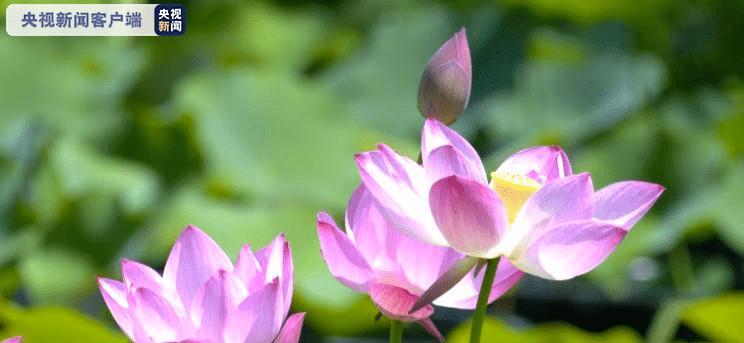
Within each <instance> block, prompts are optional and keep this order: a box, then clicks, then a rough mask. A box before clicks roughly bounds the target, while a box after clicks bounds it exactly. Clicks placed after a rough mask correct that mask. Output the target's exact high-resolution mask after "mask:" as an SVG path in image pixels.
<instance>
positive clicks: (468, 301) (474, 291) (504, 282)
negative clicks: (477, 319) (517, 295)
mask: <svg viewBox="0 0 744 343" xmlns="http://www.w3.org/2000/svg"><path fill="white" fill-rule="evenodd" d="M484 274H485V273H484V271H483V270H481V271H480V273H478V275H474V273H469V274H468V275H467V276H465V278H464V279H462V281H460V282H459V283H458V284H457V285H455V286H454V287H452V289H450V290H449V291H448V292H447V293H444V295H442V296H441V297H439V298H438V299H437V300H435V301H434V304H435V305H438V306H444V307H451V308H458V309H463V310H472V309H474V308H475V304H476V302H477V301H478V293H480V288H481V285H482V284H483V275H484ZM522 276H524V272H522V271H521V270H519V269H517V268H516V267H514V266H513V265H512V264H511V263H510V262H509V260H508V259H506V258H502V259H501V260H500V261H499V265H498V268H497V269H496V277H495V278H494V281H493V285H492V286H491V293H490V294H489V296H488V303H489V304H490V303H492V302H494V301H496V299H498V298H500V297H501V296H502V295H504V293H506V292H507V291H509V290H510V289H511V288H512V287H514V285H516V284H517V282H519V280H521V279H522Z"/></svg>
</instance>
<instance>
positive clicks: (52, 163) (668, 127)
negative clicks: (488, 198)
mask: <svg viewBox="0 0 744 343" xmlns="http://www.w3.org/2000/svg"><path fill="white" fill-rule="evenodd" d="M7 3H8V2H3V1H0V4H2V5H7ZM186 6H187V8H188V19H187V20H188V21H189V23H188V25H189V31H188V33H187V34H186V35H185V36H183V37H173V38H166V37H159V38H158V37H153V38H149V37H148V38H145V37H141V38H135V37H132V38H116V37H109V38H106V37H96V38H93V37H85V38H83V37H78V38H20V37H8V36H7V35H0V66H1V68H2V72H0V82H1V83H2V84H3V85H4V88H3V92H0V137H1V138H0V294H2V295H3V297H4V298H5V299H8V300H9V301H10V302H12V303H15V304H17V305H9V303H4V304H3V305H2V306H0V323H2V331H1V332H2V333H3V334H7V335H11V334H16V333H23V334H25V335H26V336H27V337H28V341H29V342H78V341H86V342H87V341H91V342H93V341H94V342H118V341H121V340H122V337H121V336H120V335H118V334H114V333H113V332H114V331H113V330H111V329H110V328H113V327H114V326H113V323H112V321H111V318H110V316H109V315H108V314H107V311H106V310H105V306H104V305H103V302H102V301H101V299H100V297H99V295H98V293H97V289H96V287H95V283H94V277H95V275H104V276H109V277H116V276H117V275H118V273H119V272H118V268H119V259H120V258H122V257H127V258H130V259H137V260H141V261H143V262H146V263H148V264H150V265H153V266H155V267H158V266H162V265H163V263H164V260H165V256H166V255H167V253H168V250H169V248H170V246H171V245H172V242H173V240H174V238H175V237H176V235H177V234H178V233H179V232H180V230H181V229H182V228H183V227H184V226H185V225H186V224H189V223H193V224H196V225H197V226H199V227H201V228H202V229H204V230H205V231H207V232H208V233H209V234H210V235H212V236H213V237H214V238H215V240H216V241H217V242H218V243H219V244H221V245H222V246H223V247H224V248H225V250H226V251H228V252H229V253H230V254H231V256H236V254H237V252H238V250H239V248H240V246H241V245H242V244H245V243H249V244H251V246H253V247H260V246H263V245H265V244H266V243H267V242H269V241H270V239H271V238H272V237H274V236H275V235H277V234H278V233H280V232H285V233H286V234H287V237H288V238H289V240H290V241H291V244H292V249H293V254H294V259H295V265H296V273H297V275H296V278H295V280H296V282H297V285H296V294H295V297H294V302H293V310H295V311H308V312H309V314H308V316H307V317H306V323H307V328H306V333H305V337H306V339H307V340H308V341H312V340H321V339H322V338H323V337H332V336H352V335H363V336H370V337H380V338H381V339H384V338H383V337H385V334H384V333H382V331H384V330H385V325H384V322H383V323H378V324H375V322H374V316H375V314H376V313H377V311H376V310H375V308H374V306H373V305H372V304H371V303H370V302H369V300H368V299H366V298H364V297H362V296H360V295H358V294H355V293H353V292H351V291H350V290H348V289H347V288H345V287H343V286H342V285H340V284H339V283H338V282H337V281H336V280H335V279H333V278H332V277H331V276H330V274H329V273H328V271H327V269H326V267H325V265H324V263H323V261H322V259H321V257H320V254H319V253H318V249H319V248H318V242H317V238H316V235H315V221H314V218H315V213H316V212H317V211H319V210H327V211H330V212H331V213H332V214H333V215H334V216H335V217H336V218H341V217H342V216H343V209H344V207H345V204H346V201H347V198H348V196H349V194H350V193H351V191H352V190H353V188H354V187H355V185H356V184H357V183H358V182H359V181H358V176H357V173H356V170H355V165H354V162H353V154H354V153H356V152H359V151H363V150H367V149H372V148H373V147H374V145H375V143H377V142H383V141H384V142H386V143H388V144H389V145H391V146H392V147H393V148H394V149H396V150H398V151H399V152H401V153H403V154H406V155H408V156H412V157H414V156H415V155H416V154H417V150H418V140H419V131H420V127H421V124H422V119H421V117H420V116H419V114H418V113H417V110H416V91H417V87H418V82H419V78H420V75H421V72H422V71H423V68H424V66H425V64H426V61H427V60H428V58H429V57H430V56H431V54H432V53H433V52H434V51H435V50H436V48H437V47H438V46H439V45H440V44H441V43H442V42H444V41H445V40H446V39H447V38H448V37H449V35H451V34H452V33H453V32H454V31H456V30H457V29H458V28H459V27H460V26H465V27H466V28H467V30H468V37H469V42H470V47H471V50H472V52H471V55H472V57H473V71H474V81H473V82H474V83H473V94H472V97H471V101H470V106H469V108H468V110H467V112H466V114H465V115H464V116H463V117H462V118H461V119H460V121H458V122H457V123H456V124H455V125H454V128H455V129H456V130H458V131H459V132H461V133H463V134H464V135H465V136H466V137H468V138H469V139H470V140H471V141H472V142H473V143H474V145H475V146H476V148H477V149H478V151H479V152H480V153H481V154H482V155H483V156H484V160H485V163H486V166H487V167H488V168H489V169H493V168H496V167H497V166H498V165H499V163H500V162H501V161H502V160H503V158H505V157H506V156H508V155H509V154H511V153H512V152H514V151H516V150H518V149H521V148H523V147H525V146H529V145H535V144H560V145H561V146H563V147H564V148H565V149H566V150H567V151H568V153H569V155H570V156H571V159H572V163H573V167H574V170H577V171H583V170H586V171H590V172H591V173H592V176H593V179H594V182H595V186H596V187H601V186H604V185H607V184H609V183H611V182H615V181H619V180H624V179H641V180H648V181H652V182H657V183H661V184H663V185H665V186H666V187H667V192H666V193H665V194H664V196H663V197H662V199H661V201H660V202H659V204H657V206H655V208H654V210H653V211H652V212H651V213H650V214H649V215H648V216H647V217H646V218H645V219H644V220H643V221H641V222H640V223H639V224H638V225H637V227H636V228H634V230H633V232H632V233H631V234H629V235H628V238H627V239H626V240H625V242H623V244H622V245H621V246H620V247H619V248H618V250H617V251H616V252H615V254H613V255H612V256H611V257H610V258H609V259H608V260H607V262H606V263H605V264H603V265H602V266H601V267H600V268H598V269H597V270H596V271H594V272H592V273H590V274H588V275H587V276H586V277H582V278H579V279H577V280H573V281H568V282H565V283H549V282H544V281H540V280H535V279H528V280H525V281H524V282H525V283H530V285H531V286H530V287H521V288H518V289H517V291H516V292H514V293H511V295H509V296H507V297H506V298H504V299H503V300H501V301H500V303H503V304H504V305H503V306H504V307H505V308H502V309H501V310H505V311H507V312H508V313H509V315H508V316H505V315H503V312H500V313H501V315H500V317H504V318H511V319H510V320H506V321H502V320H500V319H496V318H491V319H489V320H488V322H487V326H486V328H485V333H486V336H487V337H493V340H494V341H510V342H511V341H516V342H520V341H529V342H541V341H546V342H547V341H550V342H555V341H560V342H590V341H598V340H601V341H610V342H639V341H640V340H641V339H640V337H641V336H645V337H647V338H648V339H649V340H650V341H652V342H664V341H668V340H671V339H677V340H704V339H709V340H714V341H731V342H735V341H737V340H739V341H740V340H741V338H740V337H738V336H737V334H736V332H735V330H736V328H739V327H741V325H740V324H738V323H736V322H735V321H734V319H738V318H741V317H742V315H741V314H739V313H738V312H737V311H740V310H741V308H744V305H742V304H741V299H739V298H740V296H739V295H736V294H738V293H733V294H734V295H726V296H722V297H719V295H720V294H728V293H730V292H736V291H741V290H742V289H743V288H744V273H743V272H742V262H743V260H742V256H744V228H742V223H744V211H742V209H743V208H744V207H743V205H742V204H744V203H743V202H742V194H744V135H742V134H741V131H742V128H744V63H742V62H741V61H743V60H744V47H742V45H741V44H740V39H739V38H738V37H740V36H741V33H742V32H744V21H741V20H740V18H739V17H740V14H741V13H744V3H742V2H741V1H725V0H706V1H685V2H675V1H669V0H653V1H645V2H640V3H638V2H628V1H614V0H613V1H594V2H592V1H581V0H572V1H557V0H530V1H512V0H502V1H496V2H492V1H480V0H459V1H454V2H445V1H424V0H421V1H415V2H395V1H371V0H357V1H350V2H342V1H331V2H317V3H316V2H312V1H304V2H299V3H295V2H288V1H278V2H268V1H247V2H234V1H215V2H206V1H204V2H195V1H194V2H187V3H186ZM0 16H4V12H3V13H2V14H0ZM3 19H4V18H3ZM3 22H4V20H3ZM533 285H534V286H535V287H532V286H533ZM701 299H702V300H701ZM688 305H689V307H688ZM19 306H20V307H19ZM737 306H738V307H737ZM534 307H538V308H540V311H538V312H535V311H530V310H529V309H530V308H534ZM555 308H559V309H560V310H551V309H555ZM639 309H640V310H639ZM501 310H500V311H501ZM82 313H85V314H82ZM88 316H91V317H94V318H96V320H95V321H94V320H92V319H90V318H88ZM468 316H469V313H467V312H465V313H463V312H457V311H449V310H446V309H438V310H437V314H436V316H435V321H436V322H437V323H438V324H440V325H441V326H442V328H443V330H444V331H448V330H449V329H450V328H452V327H455V328H454V329H452V330H451V332H450V333H449V335H448V337H450V339H451V340H452V341H454V342H457V341H462V340H464V339H465V338H466V336H467V322H464V320H465V319H467V318H468ZM586 318H588V319H586ZM557 320H563V321H564V322H562V323H556V321H557ZM546 322H548V323H546ZM506 323H508V324H506ZM106 326H108V327H110V328H106ZM678 327H679V328H678ZM408 331H411V332H410V333H409V332H408ZM406 335H407V337H409V336H420V337H421V338H424V337H427V336H426V335H425V334H424V333H422V332H421V331H420V330H419V331H413V330H407V333H406ZM491 335H492V336H491Z"/></svg>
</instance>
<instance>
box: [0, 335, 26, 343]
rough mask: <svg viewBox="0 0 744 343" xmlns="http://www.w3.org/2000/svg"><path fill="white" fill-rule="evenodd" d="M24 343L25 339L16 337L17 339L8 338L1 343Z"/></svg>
mask: <svg viewBox="0 0 744 343" xmlns="http://www.w3.org/2000/svg"><path fill="white" fill-rule="evenodd" d="M22 341H23V337H21V336H15V337H11V338H8V339H6V340H4V341H2V342H1V343H21V342H22Z"/></svg>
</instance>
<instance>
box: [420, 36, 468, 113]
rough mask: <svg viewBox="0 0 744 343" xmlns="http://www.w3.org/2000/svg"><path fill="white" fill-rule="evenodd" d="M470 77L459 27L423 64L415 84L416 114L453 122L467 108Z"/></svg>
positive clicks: (466, 50)
mask: <svg viewBox="0 0 744 343" xmlns="http://www.w3.org/2000/svg"><path fill="white" fill-rule="evenodd" d="M472 78H473V77H472V71H471V67H470V49H469V48H468V38H467V36H466V34H465V29H464V28H463V29H460V31H458V32H457V33H455V35H454V36H452V38H450V39H449V40H448V41H447V42H445V43H444V44H443V45H442V46H441V47H440V48H439V50H437V52H436V53H435V54H434V56H432V57H431V60H430V61H429V63H428V64H427V65H426V69H425V70H424V73H423V75H422V76H421V83H420V84H419V94H418V107H419V111H420V112H421V114H422V115H423V116H424V117H426V118H436V119H439V120H440V121H442V122H443V123H445V124H451V123H453V122H454V121H455V120H457V118H458V117H459V116H460V114H462V111H464V110H465V107H467V105H468V99H469V98H470V85H471V82H472Z"/></svg>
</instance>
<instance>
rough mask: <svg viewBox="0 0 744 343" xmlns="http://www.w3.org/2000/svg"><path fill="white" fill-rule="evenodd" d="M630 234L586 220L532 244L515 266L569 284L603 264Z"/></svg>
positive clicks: (554, 231)
mask: <svg viewBox="0 0 744 343" xmlns="http://www.w3.org/2000/svg"><path fill="white" fill-rule="evenodd" d="M625 234H626V231H625V230H623V229H622V228H620V227H617V226H615V225H612V224H610V223H606V222H600V221H594V220H586V221H576V222H571V223H567V224H564V225H561V226H559V227H556V228H554V229H551V230H550V231H549V232H547V233H545V234H544V235H543V236H542V237H540V238H539V239H537V240H535V241H534V242H532V244H530V245H529V246H528V247H527V250H526V251H525V253H524V254H522V255H521V256H519V257H518V258H517V259H516V260H513V262H514V263H515V264H516V265H517V267H519V268H520V269H522V270H524V271H526V272H527V273H530V274H533V275H537V276H539V277H542V278H546V279H552V280H566V279H570V278H573V277H575V276H578V275H581V274H584V273H587V272H589V271H591V270H592V269H594V268H595V267H596V266H598V265H599V264H600V263H602V262H603V261H604V260H605V259H606V258H607V256H609V255H610V253H612V251H613V250H615V247H616V246H617V245H618V244H619V243H620V242H621V241H622V240H623V238H624V237H625Z"/></svg>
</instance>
